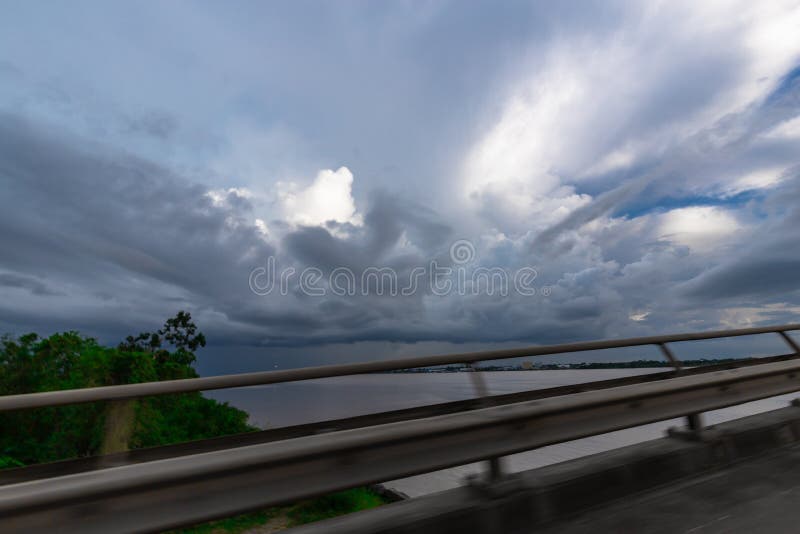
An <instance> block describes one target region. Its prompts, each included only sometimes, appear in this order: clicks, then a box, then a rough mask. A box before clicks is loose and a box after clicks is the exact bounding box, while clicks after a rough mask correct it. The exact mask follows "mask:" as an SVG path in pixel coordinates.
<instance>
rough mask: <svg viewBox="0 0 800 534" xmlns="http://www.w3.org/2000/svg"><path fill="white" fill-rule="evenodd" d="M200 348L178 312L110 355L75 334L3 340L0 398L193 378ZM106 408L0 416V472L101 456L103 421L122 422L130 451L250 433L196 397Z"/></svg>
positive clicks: (241, 418)
mask: <svg viewBox="0 0 800 534" xmlns="http://www.w3.org/2000/svg"><path fill="white" fill-rule="evenodd" d="M164 343H166V344H168V346H169V347H170V348H172V350H168V349H167V348H163V346H162V345H163V344H164ZM204 345H205V337H204V336H203V334H202V333H199V332H198V331H197V327H196V326H195V325H194V323H193V322H192V320H191V316H190V315H189V314H188V313H185V312H179V313H178V315H176V316H175V317H173V318H172V319H169V320H167V322H166V324H165V325H164V328H162V329H160V330H159V331H158V332H156V333H155V334H146V333H143V334H140V335H139V336H137V337H135V338H134V337H132V336H129V337H128V338H127V339H126V340H125V341H124V342H123V343H122V344H120V345H119V346H118V347H116V348H111V347H104V346H101V345H100V344H98V342H97V341H96V340H95V339H93V338H90V337H84V336H81V335H80V334H78V333H77V332H65V333H60V334H54V335H52V336H50V337H48V338H40V337H39V336H38V335H36V334H26V335H23V336H20V337H18V338H14V337H12V336H8V335H6V336H3V337H0V395H15V394H22V393H34V392H40V391H54V390H62V389H76V388H85V387H96V386H105V385H115V384H129V383H136V382H149V381H155V380H164V379H172V378H191V377H196V376H197V373H196V371H195V370H194V368H193V367H192V364H193V363H194V361H195V355H194V351H195V350H196V349H197V348H198V347H202V346H204ZM113 407H114V405H113V403H112V404H110V405H107V403H101V402H97V403H88V404H80V405H74V406H61V407H48V408H40V409H34V410H19V411H14V412H5V413H0V467H9V466H13V465H15V464H16V463H17V462H20V463H23V464H31V463H39V462H47V461H54V460H59V459H64V458H74V457H79V456H88V455H94V454H98V453H100V452H108V451H109V449H107V448H104V446H103V444H104V440H105V439H106V436H107V434H108V428H109V425H110V424H111V423H113V421H110V420H109V418H110V417H119V418H122V419H124V420H125V421H124V422H125V424H126V425H127V427H126V430H125V432H124V433H123V435H122V438H121V439H122V440H123V441H125V442H127V443H126V444H125V445H126V446H129V447H131V448H137V447H151V446H157V445H165V444H168V443H176V442H181V441H189V440H194V439H203V438H209V437H214V436H220V435H225V434H234V433H240V432H247V431H251V430H254V428H253V427H251V426H249V425H248V424H247V413H246V412H243V411H241V410H238V409H236V408H233V407H231V406H229V405H228V404H227V403H219V402H216V401H214V400H211V399H207V398H205V397H203V396H202V395H201V394H200V393H186V394H180V395H167V396H160V397H149V398H146V399H142V400H140V401H137V402H133V403H130V404H127V405H117V409H113ZM112 426H113V425H112Z"/></svg>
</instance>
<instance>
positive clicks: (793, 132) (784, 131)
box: [764, 116, 800, 139]
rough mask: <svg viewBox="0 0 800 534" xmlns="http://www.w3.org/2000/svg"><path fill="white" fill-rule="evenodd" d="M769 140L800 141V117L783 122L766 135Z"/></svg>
mask: <svg viewBox="0 0 800 534" xmlns="http://www.w3.org/2000/svg"><path fill="white" fill-rule="evenodd" d="M764 137H765V138H767V139H800V116H797V117H794V118H792V119H789V120H787V121H783V122H782V123H780V124H778V125H777V126H776V127H775V128H773V129H772V130H770V131H769V132H767V133H765V134H764Z"/></svg>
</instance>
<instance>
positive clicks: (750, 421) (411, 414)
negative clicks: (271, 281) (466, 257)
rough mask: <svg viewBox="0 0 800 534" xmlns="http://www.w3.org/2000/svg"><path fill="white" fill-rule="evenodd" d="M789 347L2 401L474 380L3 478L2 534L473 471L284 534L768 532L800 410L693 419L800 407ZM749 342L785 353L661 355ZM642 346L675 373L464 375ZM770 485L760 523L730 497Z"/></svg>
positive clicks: (721, 334)
mask: <svg viewBox="0 0 800 534" xmlns="http://www.w3.org/2000/svg"><path fill="white" fill-rule="evenodd" d="M796 330H800V324H790V325H783V326H774V327H760V328H747V329H738V330H724V331H712V332H699V333H689V334H674V335H666V336H651V337H642V338H631V339H621V340H603V341H589V342H580V343H568V344H561V345H549V346H533V347H526V348H519V349H507V350H494V351H483V352H471V353H462V354H448V355H437V356H425V357H417V358H405V359H398V360H391V361H372V362H365V363H353V364H341V365H328V366H320V367H310V368H301V369H292V370H281V371H268V372H259V373H246V374H237V375H224V376H213V377H201V378H193V379H184V380H172V381H163V382H151V383H138V384H126V385H119V386H108V387H97V388H87V389H78V390H66V391H51V392H41V393H30V394H24V395H11V396H5V397H0V411H8V410H24V409H33V408H41V407H46V406H63V405H69V404H77V403H85V402H98V401H111V402H115V401H123V400H128V399H136V398H141V397H146V396H150V395H166V394H175V393H181V392H194V391H207V390H214V389H223V388H234V387H243V386H253V385H265V384H277V383H284V382H294V381H301V380H310V379H318V378H328V377H336V376H346V375H354V374H366V373H378V372H388V371H395V370H402V369H411V368H420V367H432V366H442V365H456V364H458V365H464V366H468V367H471V368H472V369H473V370H475V372H470V373H465V375H466V376H468V377H469V379H470V380H472V384H473V387H474V388H475V392H476V398H474V399H469V400H466V401H457V402H449V403H442V404H435V405H429V406H422V407H416V408H409V409H404V410H395V411H391V412H384V413H377V414H370V415H365V416H358V417H351V418H346V419H339V420H335V421H324V422H322V423H312V424H305V425H297V426H292V427H286V428H278V429H272V430H264V431H260V432H253V433H249V434H241V435H235V436H228V437H223V438H216V439H209V440H202V441H196V442H190V443H182V444H177V445H171V446H165V447H156V448H151V449H140V450H133V451H128V452H124V453H115V454H109V455H105V456H98V457H91V458H79V459H75V460H67V461H63V462H55V463H51V464H42V465H34V466H28V467H22V468H17V469H9V470H4V471H1V472H0V529H2V531H3V532H17V531H18V532H52V531H53V530H54V529H55V530H56V531H58V532H82V533H92V532H97V533H108V532H159V531H163V530H166V529H170V528H175V527H180V526H184V525H190V524H195V523H199V522H204V521H208V520H212V519H217V518H221V517H226V516H231V515H235V514H239V513H243V512H247V511H252V510H257V509H260V508H264V507H267V506H272V505H280V504H285V503H290V502H294V501H298V500H301V499H306V498H310V497H315V496H319V495H323V494H326V493H330V492H334V491H338V490H343V489H347V488H352V487H357V486H363V485H368V484H378V483H381V482H385V481H388V480H392V479H397V478H400V477H406V476H410V475H416V474H420V473H428V472H432V471H436V470H440V469H446V468H450V467H454V466H459V465H464V464H468V463H472V462H477V461H484V462H486V466H487V468H486V474H485V476H483V477H478V478H474V479H472V480H470V481H469V482H468V484H466V485H465V486H464V487H461V488H457V489H455V490H450V491H445V492H442V493H439V494H435V495H431V496H426V497H421V498H417V499H410V500H405V501H403V502H397V503H394V504H390V505H387V506H383V507H380V508H378V509H375V510H372V511H366V512H361V513H358V514H353V515H352V516H345V517H342V518H336V519H333V520H329V521H326V522H323V523H321V524H314V525H309V526H307V527H301V528H299V529H298V530H297V532H306V533H311V532H315V533H321V532H351V533H364V534H366V533H386V534H389V533H404V532H476V533H483V532H486V533H495V532H497V533H514V532H519V533H523V532H533V531H537V532H538V531H547V530H546V529H548V528H556V527H555V526H554V525H556V526H557V528H558V530H557V531H564V532H585V531H588V530H589V529H592V530H596V529H597V528H601V530H607V531H631V529H632V525H638V526H637V527H636V528H633V530H634V531H637V532H646V531H648V529H647V528H646V527H648V524H649V523H648V522H647V518H648V517H650V518H651V519H652V518H660V519H658V520H657V521H654V522H653V524H652V525H651V526H652V527H653V528H651V529H650V531H652V532H674V531H678V530H680V531H690V530H692V529H695V530H697V529H701V530H702V529H705V530H704V531H709V532H712V531H714V530H713V529H714V528H717V527H719V528H721V529H725V531H726V532H731V531H735V530H731V528H732V527H731V524H733V523H736V524H739V525H745V527H746V526H747V525H751V526H752V524H753V521H755V519H754V518H758V517H760V516H759V515H758V514H762V516H763V517H764V518H768V517H771V518H773V520H776V519H775V517H778V516H781V514H776V513H775V510H776V509H782V510H784V511H785V512H786V513H784V514H783V517H786V518H790V517H791V516H792V514H793V513H794V510H792V508H791V505H790V501H791V499H790V498H789V497H791V496H792V495H793V492H794V491H795V486H794V482H793V481H794V480H795V479H796V475H797V474H798V473H800V469H798V468H795V467H794V466H795V464H796V460H797V459H798V458H800V448H798V447H800V445H798V443H800V410H799V409H798V408H797V407H796V406H789V407H787V408H784V409H781V410H775V411H773V412H770V413H767V414H761V415H759V416H755V417H749V418H745V419H742V420H737V421H732V422H729V423H725V424H722V425H717V426H715V427H714V428H709V427H706V426H705V425H704V423H703V417H702V414H703V413H704V412H708V411H711V410H717V409H720V408H725V407H730V406H735V405H737V404H742V403H746V402H750V401H755V400H758V399H764V398H769V397H774V396H777V395H782V394H787V393H793V392H796V391H798V390H800V347H799V346H798V344H797V342H796V341H795V340H794V339H793V338H792V337H791V336H790V335H789V334H788V333H789V332H791V331H796ZM757 334H773V335H778V336H780V337H781V338H782V339H783V340H784V341H785V343H786V345H787V348H788V351H787V352H786V353H785V354H781V355H778V356H771V357H765V358H758V359H746V360H741V361H736V362H732V363H725V364H723V365H709V366H702V367H696V368H685V367H683V366H682V364H681V362H680V360H679V359H678V358H677V357H676V356H675V354H674V353H673V351H672V350H671V345H672V344H674V343H680V342H686V341H699V340H707V339H718V338H733V337H739V336H750V335H757ZM648 345H654V346H657V347H658V348H659V349H660V351H661V353H662V355H663V356H664V358H665V359H666V360H667V361H668V362H669V363H670V364H671V365H672V369H669V370H667V371H664V372H656V373H651V374H646V375H640V376H631V377H624V378H617V379H612V380H603V381H596V382H590V383H584V384H577V385H570V386H561V387H555V388H546V389H539V390H532V391H523V392H518V393H512V394H505V395H490V394H489V392H488V389H487V387H486V384H485V381H484V377H483V375H482V373H481V372H480V371H479V370H477V367H476V366H477V364H478V363H479V362H488V361H494V360H502V359H510V358H518V357H540V356H551V355H558V354H567V353H575V352H584V351H596V350H602V349H616V348H621V347H639V346H648ZM676 417H683V418H685V421H686V424H685V428H682V429H676V430H675V431H673V432H671V435H670V436H669V437H666V438H664V439H660V440H655V441H651V442H646V443H643V444H638V445H634V446H632V447H626V448H623V449H620V450H617V451H610V452H608V453H602V454H598V455H594V456H590V457H587V458H582V459H579V460H575V461H571V462H566V463H564V464H556V465H553V466H549V467H545V468H540V469H536V470H532V471H529V472H524V473H512V472H509V470H508V469H507V468H506V466H505V465H504V463H503V457H504V456H507V455H511V454H515V453H518V452H522V451H529V450H532V449H536V448H539V447H543V446H546V445H551V444H556V443H561V442H565V441H569V440H574V439H578V438H583V437H587V436H593V435H599V434H603V433H607V432H612V431H615V430H620V429H625V428H631V427H635V426H639V425H644V424H648V423H653V422H657V421H664V420H669V419H674V418H676ZM765 470H769V471H774V477H772V478H773V479H774V483H772V485H771V486H769V487H764V482H763V481H760V482H759V484H761V486H760V495H761V496H762V497H764V498H767V501H765V502H763V503H762V505H763V506H762V507H761V508H758V509H754V508H752V503H750V501H748V500H746V499H745V500H743V499H742V495H741V494H739V495H738V497H737V496H736V495H731V494H730V493H731V491H732V490H733V489H736V488H743V487H746V486H747V484H748V480H751V481H752V479H753V473H754V472H755V473H759V472H760V473H763V472H764V471H765ZM720 473H726V475H725V476H724V477H722V478H720ZM762 478H763V477H762ZM715 481H716V484H717V486H716V489H715V486H714V484H715ZM720 481H722V482H720ZM725 481H733V482H730V483H728V482H725ZM734 482H735V485H734ZM756 485H757V484H756ZM687 495H688V496H690V497H686V496H687ZM715 495H716V496H718V497H719V498H716V500H715V497H714V496H715ZM682 496H683V497H682ZM787 496H788V497H787ZM770 497H772V500H769V498H770ZM681 498H683V501H682V500H681ZM737 498H738V500H737ZM687 499H688V500H687ZM720 499H721V500H720ZM654 502H655V503H657V505H658V506H655V505H654V504H653V503H654ZM670 503H671V504H670ZM698 503H700V505H698ZM748 503H749V504H750V505H751V508H747V505H748ZM670 506H672V508H670ZM692 506H694V507H695V510H694V512H691V508H692ZM643 510H645V512H643ZM687 510H689V512H687ZM748 510H749V513H748ZM690 512H691V513H690ZM637 514H638V515H637ZM648 514H651V515H649V516H648ZM658 514H661V516H659V515H658ZM704 514H705V515H704ZM737 514H739V516H741V517H740V519H736V517H737ZM797 515H798V514H796V513H795V514H794V516H795V517H797ZM720 518H722V519H720ZM726 521H727V522H728V523H727V524H726V523H725V522H726ZM748 521H750V523H748ZM786 521H791V520H790V519H786ZM762 524H763V523H762ZM597 525H602V526H600V527H598V526H597ZM715 525H716V526H715ZM787 525H790V526H793V525H791V522H788V523H784V526H787ZM745 527H742V528H745ZM779 527H780V525H777V524H776V528H779ZM659 528H660V529H661V530H658V529H659ZM740 531H741V532H745V531H748V532H749V531H750V530H740Z"/></svg>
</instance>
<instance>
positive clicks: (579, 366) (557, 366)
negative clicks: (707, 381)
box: [386, 358, 752, 374]
mask: <svg viewBox="0 0 800 534" xmlns="http://www.w3.org/2000/svg"><path fill="white" fill-rule="evenodd" d="M746 360H752V358H720V359H706V358H703V359H700V360H681V364H682V365H683V366H684V367H702V366H705V365H719V364H726V363H734V362H741V361H746ZM660 367H664V368H672V364H671V363H669V362H667V361H665V360H633V361H629V362H581V363H534V362H523V363H522V364H520V365H482V366H475V367H474V368H473V367H469V366H464V365H449V366H447V367H418V368H415V369H399V370H396V371H386V372H387V373H391V374H395V373H464V372H473V371H563V370H565V369H566V370H569V369H572V370H588V369H646V368H660Z"/></svg>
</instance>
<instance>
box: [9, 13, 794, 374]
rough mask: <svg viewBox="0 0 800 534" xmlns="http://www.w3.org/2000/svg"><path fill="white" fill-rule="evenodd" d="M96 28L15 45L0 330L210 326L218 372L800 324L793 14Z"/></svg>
mask: <svg viewBox="0 0 800 534" xmlns="http://www.w3.org/2000/svg"><path fill="white" fill-rule="evenodd" d="M86 4H87V6H86V7H87V9H85V10H81V14H80V15H79V14H78V13H77V12H76V11H75V10H72V9H71V8H68V6H66V5H64V6H50V8H48V17H41V16H39V15H41V14H40V13H38V11H39V10H40V9H41V8H40V7H37V6H35V5H22V4H18V5H17V6H15V7H14V8H13V9H10V10H9V13H8V16H6V17H4V20H3V21H2V22H0V250H2V253H0V331H8V332H12V333H22V332H25V331H28V330H36V331H39V332H42V333H48V332H52V331H56V330H65V329H79V330H81V331H84V332H87V333H90V334H93V335H96V336H99V337H101V338H102V339H104V340H111V341H115V340H117V339H120V338H121V337H122V336H124V335H127V334H129V333H132V332H137V331H140V330H145V329H148V328H153V327H155V326H157V325H158V324H159V323H160V322H161V321H163V319H164V318H165V317H167V316H169V315H172V314H173V313H174V312H175V311H177V310H178V309H186V310H189V311H191V312H192V314H193V316H194V317H195V318H196V320H197V322H198V323H199V325H200V326H201V328H202V329H203V330H204V331H205V332H206V334H207V336H208V337H209V338H210V339H211V341H212V343H214V344H215V345H217V346H219V347H226V346H237V347H283V348H285V349H286V350H287V351H290V348H291V347H316V349H317V350H324V349H325V347H333V346H334V345H335V346H337V347H338V346H340V345H342V344H344V345H352V344H359V343H360V344H364V343H366V344H381V343H383V344H385V346H390V345H391V346H393V347H395V348H396V347H397V346H403V347H407V350H409V351H411V352H413V351H414V350H415V349H414V347H415V346H417V347H422V346H426V347H430V346H433V345H432V344H439V345H436V346H437V347H442V346H450V345H448V344H468V345H469V346H479V345H480V346H483V345H496V344H503V343H521V342H525V343H545V342H558V341H564V340H568V339H578V338H582V339H587V338H600V337H609V336H622V335H644V334H650V333H656V332H667V331H681V330H697V329H703V328H719V327H739V326H751V325H756V324H763V323H777V322H790V321H797V319H798V316H800V315H799V313H798V312H800V283H799V282H800V278H798V268H800V232H798V230H797V229H798V227H800V226H798V225H800V212H798V202H799V201H800V173H798V168H799V167H798V164H800V156H798V154H800V70H798V69H800V67H798V65H800V42H797V39H796V38H795V36H796V35H798V34H799V33H800V10H798V8H797V6H796V5H792V4H791V3H786V4H784V3H781V2H775V3H769V4H768V5H759V6H755V5H754V4H752V3H748V2H742V3H741V5H739V6H738V7H732V6H722V7H719V6H717V7H715V6H712V5H703V6H698V5H696V3H692V2H686V3H683V2H674V3H669V4H668V5H661V6H658V7H650V8H646V7H644V6H641V5H636V4H628V3H625V2H620V3H616V2H612V3H606V2H602V3H587V4H586V5H585V6H584V7H583V8H582V9H580V10H578V9H569V8H567V7H559V8H554V7H553V6H541V7H537V6H535V5H531V4H528V3H514V2H510V3H504V4H503V5H496V4H494V3H490V2H485V3H484V2H474V3H471V4H470V5H468V6H465V5H464V4H460V3H455V2H454V3H449V2H436V3H433V4H426V5H425V6H424V7H420V5H419V4H417V5H415V6H413V7H412V6H406V5H405V4H402V5H375V4H359V3H355V4H349V5H348V6H347V7H343V6H339V9H335V8H334V7H333V6H329V5H314V6H313V8H312V7H311V6H309V5H306V4H304V3H302V2H301V3H292V4H286V5H283V6H281V5H278V4H271V5H262V4H257V3H246V2H245V3H242V4H241V5H239V8H240V9H224V10H223V11H224V12H223V11H220V10H221V9H222V8H221V6H215V5H214V4H205V3H187V4H185V3H182V2H176V3H170V4H169V5H161V6H158V5H157V4H152V5H140V6H127V7H125V8H124V9H122V8H121V7H120V6H111V5H107V4H104V3H99V4H93V3H91V2H86ZM90 7H91V9H89V8H90ZM731 10H735V11H736V12H737V13H742V16H740V17H737V18H735V19H733V18H731V17H728V16H727V15H728V14H729V12H730V11H731ZM156 11H157V13H156ZM147 21H149V22H147ZM155 21H158V22H155ZM143 24H146V25H148V27H147V32H144V31H143V30H142V28H143V26H142V25H143ZM178 27H180V28H181V33H180V39H178V38H177V37H176V34H175V32H174V29H175V28H178ZM145 33H146V34H147V36H148V37H147V38H146V39H145V37H144V35H145ZM31 35H33V36H45V35H46V36H48V39H51V40H52V41H57V42H59V46H58V47H55V48H53V47H51V46H50V45H48V44H47V43H45V42H43V40H42V39H30V36H31ZM459 247H460V248H459ZM459 254H466V256H462V255H459ZM268 268H270V269H273V271H272V273H273V274H275V275H276V276H277V277H278V278H276V280H275V286H274V287H272V289H271V290H270V291H259V290H258V288H256V290H254V288H253V276H254V273H266V272H267V270H268ZM433 268H438V269H442V270H443V271H442V272H449V273H450V274H449V275H448V276H450V277H451V278H450V280H451V281H452V283H453V284H454V285H453V287H452V288H451V289H450V290H449V291H446V292H443V291H441V288H438V289H437V287H436V286H435V284H433V283H432V279H431V269H433ZM260 269H261V271H260ZM420 270H422V272H423V274H422V275H420V274H419V273H420ZM448 270H449V271H448ZM342 272H346V273H352V275H353V280H354V281H355V282H356V283H357V284H360V285H359V287H358V288H356V289H357V290H355V291H352V292H347V291H338V286H337V285H336V284H335V283H332V280H333V277H334V276H336V273H342ZM386 272H391V273H394V274H393V276H395V277H396V279H395V281H396V285H397V286H398V287H396V288H394V289H393V290H391V288H389V289H390V290H387V287H384V285H382V284H386V283H388V282H387V281H386V280H385V279H382V278H381V276H382V275H383V274H382V273H386ZM501 272H502V273H505V276H506V282H505V283H506V286H507V287H505V286H504V287H500V286H498V287H495V288H494V289H495V291H490V290H488V284H489V283H490V281H491V280H492V277H493V276H495V277H501V274H500V273H501ZM304 273H305V274H304ZM365 273H366V274H365ZM369 273H371V274H369ZM476 273H482V274H476ZM522 274H524V275H525V276H526V277H527V278H526V279H525V281H524V282H525V283H524V285H525V287H524V288H522V289H520V287H519V284H520V283H522V282H521V280H522ZM281 275H283V276H284V277H285V278H286V281H285V284H284V285H285V287H284V285H281V279H279V277H280V276H281ZM265 276H266V275H265ZM303 276H306V278H305V279H303ZM346 276H349V275H346ZM346 276H345V278H346ZM459 276H463V280H462V279H460V278H459ZM481 276H482V277H483V278H481ZM515 276H516V277H517V278H515ZM415 277H416V278H415ZM345 278H339V279H337V283H338V282H341V281H342V280H345ZM259 280H261V279H259ZM414 280H416V282H415V283H416V285H415V286H414V287H413V288H411V287H410V286H411V284H412V281H414ZM345 281H349V279H348V280H345ZM494 281H495V282H496V281H497V280H496V279H495V280H494ZM362 282H363V283H362ZM261 283H263V280H262V282H261ZM492 283H493V282H492ZM515 283H516V284H517V286H515V285H514V284H515ZM481 284H483V286H482V285H481ZM309 285H310V286H313V288H312V290H311V291H309V289H308V286H309ZM501 286H502V284H501ZM403 289H409V291H406V292H404V291H403ZM412 289H413V290H412ZM317 290H319V294H317ZM415 344H416V345H415ZM426 344H427V345H426ZM441 344H444V345H441ZM370 346H374V345H370ZM408 347H410V348H408ZM292 350H293V349H292ZM336 350H337V353H338V352H341V349H336ZM403 350H406V349H403ZM223 367H224V366H223ZM235 367H236V365H235V363H231V364H230V368H231V369H232V368H235Z"/></svg>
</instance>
